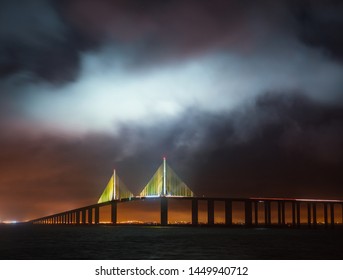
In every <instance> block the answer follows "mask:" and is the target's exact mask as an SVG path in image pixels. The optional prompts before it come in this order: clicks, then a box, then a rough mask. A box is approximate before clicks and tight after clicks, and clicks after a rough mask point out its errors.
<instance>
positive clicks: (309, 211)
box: [307, 202, 312, 227]
mask: <svg viewBox="0 0 343 280" xmlns="http://www.w3.org/2000/svg"><path fill="white" fill-rule="evenodd" d="M311 212H312V211H311V202H307V225H308V226H309V227H311Z"/></svg>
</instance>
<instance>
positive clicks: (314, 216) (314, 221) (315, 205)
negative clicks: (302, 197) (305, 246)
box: [312, 202, 317, 227]
mask: <svg viewBox="0 0 343 280" xmlns="http://www.w3.org/2000/svg"><path fill="white" fill-rule="evenodd" d="M312 216H313V226H314V227H316V226H317V204H316V203H315V202H313V203H312Z"/></svg>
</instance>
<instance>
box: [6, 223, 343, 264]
mask: <svg viewBox="0 0 343 280" xmlns="http://www.w3.org/2000/svg"><path fill="white" fill-rule="evenodd" d="M342 234H343V230H342V229H337V230H329V229H328V230H325V229H317V230H313V229H275V228H274V229H270V228H269V229H247V228H215V227H213V228H211V227H144V226H62V225H58V226H56V225H55V226H54V225H51V226H48V225H35V226H33V225H1V226H0V259H10V260H27V259H38V260H45V259H47V260H55V259H105V260H106V259H122V260H126V259H238V260H242V259H252V260H259V259H261V260H274V259H276V260H280V259H288V260H292V259H320V260H322V259H328V260H331V259H343V250H342V249H343V238H342V236H343V235H342Z"/></svg>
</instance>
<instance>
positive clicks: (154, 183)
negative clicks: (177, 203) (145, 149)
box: [140, 157, 194, 197]
mask: <svg viewBox="0 0 343 280" xmlns="http://www.w3.org/2000/svg"><path fill="white" fill-rule="evenodd" d="M140 196H142V197H159V196H168V197H169V196H178V197H185V196H187V197H193V196H194V193H193V192H192V191H191V189H190V188H189V187H188V186H187V185H186V184H185V183H184V182H183V181H182V180H181V179H180V178H179V177H178V176H177V175H176V173H175V172H174V171H173V169H171V167H170V166H169V165H168V164H167V161H166V158H165V157H164V158H163V163H162V164H161V165H160V167H159V168H158V169H157V171H156V172H155V174H154V176H153V177H152V178H151V179H150V181H149V183H148V184H147V185H146V186H145V187H144V189H143V190H142V192H141V193H140Z"/></svg>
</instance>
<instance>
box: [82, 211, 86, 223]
mask: <svg viewBox="0 0 343 280" xmlns="http://www.w3.org/2000/svg"><path fill="white" fill-rule="evenodd" d="M85 223H86V209H82V224H85Z"/></svg>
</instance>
